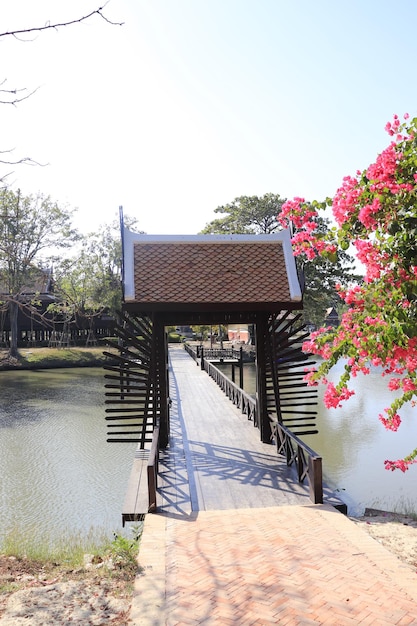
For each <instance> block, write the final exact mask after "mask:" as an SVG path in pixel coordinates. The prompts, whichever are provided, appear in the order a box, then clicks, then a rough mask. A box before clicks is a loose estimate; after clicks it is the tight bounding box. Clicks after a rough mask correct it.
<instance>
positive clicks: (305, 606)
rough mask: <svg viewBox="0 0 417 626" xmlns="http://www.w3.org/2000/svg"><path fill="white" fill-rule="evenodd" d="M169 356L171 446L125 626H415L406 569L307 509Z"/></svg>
mask: <svg viewBox="0 0 417 626" xmlns="http://www.w3.org/2000/svg"><path fill="white" fill-rule="evenodd" d="M171 359H172V363H173V371H172V372H170V378H171V384H172V385H174V389H172V390H171V392H170V397H171V399H172V401H173V406H172V415H171V420H172V423H171V427H172V433H171V441H170V446H169V448H168V450H167V452H166V453H164V454H163V455H162V459H161V464H160V470H161V473H162V476H161V483H162V486H161V488H160V496H161V498H162V502H161V504H160V513H159V514H154V515H147V516H146V518H145V526H144V533H143V537H142V542H141V548H140V554H139V565H140V566H141V568H143V569H142V573H141V574H140V575H139V576H138V577H137V579H136V582H135V591H134V597H133V605H132V610H131V620H132V622H131V623H132V626H176V625H178V626H196V625H197V624H203V625H205V626H229V625H231V624H235V625H238V626H252V625H257V626H267V625H268V624H281V625H285V624H287V625H289V626H295V625H302V626H308V625H312V624H327V625H329V626H348V625H352V626H354V625H355V626H356V625H361V626H370V625H372V626H393V625H400V624H401V625H403V626H406V625H410V624H414V625H416V624H417V574H416V572H415V571H413V570H412V569H411V568H410V567H409V566H408V565H406V564H403V563H402V562H401V561H399V560H398V559H397V558H396V557H395V556H394V555H393V554H391V553H390V552H388V551H387V550H386V549H385V548H384V547H383V546H382V545H381V544H379V543H378V542H377V541H375V540H374V539H373V538H372V537H370V536H369V535H368V534H367V533H366V532H365V531H363V530H362V529H361V528H359V527H358V526H357V525H356V524H354V522H352V521H350V520H349V519H348V518H347V517H345V516H344V515H342V514H341V513H339V512H338V511H337V510H336V509H334V508H333V507H331V506H330V505H329V504H326V505H312V504H310V503H309V500H308V496H307V493H304V491H305V490H304V491H303V489H302V488H301V487H300V486H299V485H298V483H297V482H296V480H295V479H294V475H293V474H291V473H288V471H287V468H286V464H285V462H283V461H282V459H280V458H279V457H277V456H276V451H275V452H274V450H272V449H271V448H272V446H266V444H260V442H259V434H258V433H257V431H256V429H254V428H253V425H252V424H251V423H248V422H247V420H246V419H243V418H242V416H241V415H240V414H239V412H238V411H237V409H236V408H235V407H233V406H232V405H231V403H230V402H229V401H228V400H227V399H225V397H224V396H222V395H221V393H220V396H219V395H216V394H219V391H218V389H217V388H216V391H215V392H214V390H213V391H212V389H211V387H212V386H213V385H214V383H212V381H210V380H209V381H207V375H206V374H205V373H204V372H201V371H200V370H199V368H197V367H196V366H195V364H194V363H193V361H192V360H191V359H190V358H189V357H188V356H187V355H185V354H184V352H182V351H179V350H178V351H172V354H171ZM214 386H215V385H214ZM209 394H210V395H209ZM212 394H214V395H212ZM226 415H227V420H226V418H225V416H226ZM219 418H221V421H220V422H219ZM227 429H229V431H230V432H228V431H227ZM225 439H226V441H227V446H225V443H224V441H225ZM260 446H261V447H260ZM262 446H263V447H262ZM165 474H166V476H165ZM240 507H242V508H240ZM259 507H262V508H259ZM218 509H223V510H218Z"/></svg>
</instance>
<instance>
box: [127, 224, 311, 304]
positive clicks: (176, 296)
mask: <svg viewBox="0 0 417 626" xmlns="http://www.w3.org/2000/svg"><path fill="white" fill-rule="evenodd" d="M123 249H124V294H125V302H130V303H135V304H137V305H138V307H142V308H144V309H146V310H161V309H162V308H164V309H167V308H169V307H170V306H175V308H178V306H183V307H185V308H187V309H188V310H190V309H193V308H195V307H196V306H200V307H201V306H202V305H208V306H212V307H213V306H216V307H218V308H219V307H220V308H222V307H226V306H227V305H235V306H236V305H239V306H240V307H242V308H246V309H248V308H250V307H252V306H253V305H254V304H255V303H256V305H257V306H258V307H259V305H263V306H264V308H265V309H269V308H271V307H272V308H274V307H275V305H277V304H278V303H279V304H280V305H283V304H285V303H287V304H288V303H294V302H299V301H300V300H301V291H300V286H299V283H298V278H297V273H296V268H295V262H294V258H293V254H292V249H291V243H290V239H289V233H287V231H282V232H281V233H277V234H275V235H265V236H262V235H231V236H230V235H220V236H216V235H201V236H190V235H188V236H187V235H183V236H167V235H165V236H163V235H161V236H158V235H139V234H136V233H132V232H131V231H128V230H126V229H125V231H124V235H123Z"/></svg>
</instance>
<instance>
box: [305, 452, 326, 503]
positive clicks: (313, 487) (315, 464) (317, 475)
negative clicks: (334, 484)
mask: <svg viewBox="0 0 417 626" xmlns="http://www.w3.org/2000/svg"><path fill="white" fill-rule="evenodd" d="M308 477H309V481H308V482H309V488H310V500H311V501H312V502H313V503H314V504H323V475H322V463H321V457H314V458H313V457H311V456H309V457H308Z"/></svg>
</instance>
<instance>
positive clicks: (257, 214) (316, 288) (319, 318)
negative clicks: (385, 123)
mask: <svg viewBox="0 0 417 626" xmlns="http://www.w3.org/2000/svg"><path fill="white" fill-rule="evenodd" d="M285 202H286V200H285V199H283V198H281V197H280V196H279V194H273V193H267V194H265V195H264V196H262V197H261V198H259V197H258V196H241V197H239V198H235V199H234V200H233V202H231V203H230V204H226V205H224V206H220V207H218V208H217V209H215V213H226V215H225V217H222V218H219V219H215V220H213V221H212V222H210V223H209V224H207V225H206V227H205V228H204V230H203V231H202V233H205V234H210V233H217V234H270V233H274V232H275V231H278V230H281V228H282V225H281V223H280V222H279V214H280V213H281V209H282V206H283V205H284V203H285ZM328 225H329V221H328V220H327V219H325V218H323V217H320V218H319V219H318V220H317V228H318V229H319V230H320V231H321V232H323V233H325V232H326V231H327V230H328V227H329V226H328ZM352 260H353V259H352V258H351V257H350V256H349V255H348V254H347V253H346V252H344V251H341V252H340V253H339V254H338V256H337V259H333V261H336V262H332V261H331V260H330V259H328V258H323V257H317V258H315V260H314V262H313V263H307V264H305V263H304V262H303V261H304V259H300V263H299V266H300V269H301V270H302V274H303V277H304V283H305V292H304V298H303V302H304V310H303V319H304V321H305V322H308V323H312V324H321V323H322V322H323V320H324V314H325V311H326V309H327V308H328V307H330V306H339V304H340V303H341V300H340V297H339V295H338V292H337V290H336V284H337V283H338V282H342V283H344V284H348V283H349V282H350V281H352V280H354V276H353V275H352V270H351V268H350V267H349V266H348V265H347V264H349V263H352Z"/></svg>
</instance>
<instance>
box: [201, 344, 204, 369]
mask: <svg viewBox="0 0 417 626" xmlns="http://www.w3.org/2000/svg"><path fill="white" fill-rule="evenodd" d="M200 357H201V361H200V367H201V369H202V370H203V369H204V348H203V346H201V352H200Z"/></svg>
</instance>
